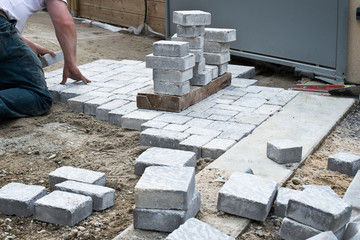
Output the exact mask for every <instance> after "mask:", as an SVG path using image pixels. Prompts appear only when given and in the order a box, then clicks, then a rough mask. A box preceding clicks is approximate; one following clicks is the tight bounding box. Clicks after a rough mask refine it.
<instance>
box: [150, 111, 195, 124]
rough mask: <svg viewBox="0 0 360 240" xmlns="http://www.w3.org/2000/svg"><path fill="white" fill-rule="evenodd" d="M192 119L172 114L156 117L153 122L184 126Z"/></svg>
mask: <svg viewBox="0 0 360 240" xmlns="http://www.w3.org/2000/svg"><path fill="white" fill-rule="evenodd" d="M192 119H193V118H191V117H187V116H181V115H178V114H176V113H175V114H172V113H165V114H162V115H160V116H158V117H156V118H155V119H154V120H155V121H161V122H167V123H174V124H185V123H187V122H188V121H190V120H192Z"/></svg>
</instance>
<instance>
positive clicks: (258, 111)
mask: <svg viewBox="0 0 360 240" xmlns="http://www.w3.org/2000/svg"><path fill="white" fill-rule="evenodd" d="M145 65H146V64H145V62H143V61H133V60H122V61H115V60H106V59H101V60H98V61H95V62H91V63H88V64H85V65H82V66H80V67H79V68H80V69H81V70H82V72H83V74H84V75H85V76H87V77H88V78H89V79H90V80H91V81H92V82H91V83H89V84H87V85H83V83H80V82H73V83H68V84H66V85H59V82H60V81H61V77H62V71H61V69H60V70H55V71H52V72H46V73H45V76H46V81H47V83H48V87H49V90H50V92H51V94H52V95H53V97H54V99H55V100H56V101H66V100H67V101H68V106H69V109H70V110H73V111H77V112H81V111H82V112H84V111H85V112H86V109H87V107H86V106H91V107H92V109H91V111H89V114H96V117H97V118H98V119H100V120H105V121H109V122H110V123H112V124H116V125H119V126H122V127H123V128H128V129H133V130H138V131H145V130H147V131H145V134H141V139H142V140H141V143H142V144H145V145H147V144H149V137H153V138H152V139H151V140H152V142H155V143H154V144H151V146H155V147H164V146H166V147H172V148H176V149H180V148H182V149H186V150H191V149H192V151H194V152H196V154H197V156H198V157H201V156H203V154H202V152H203V151H202V147H203V146H206V145H208V144H210V143H211V142H212V143H214V142H215V143H216V142H219V143H220V142H223V139H226V140H229V141H233V142H231V143H232V144H233V143H236V142H238V141H240V140H241V139H242V138H244V137H246V136H247V135H249V134H250V133H251V132H252V131H253V130H254V129H255V128H256V127H257V126H259V125H260V124H261V123H262V122H264V121H266V120H267V119H268V118H269V117H271V116H272V115H273V114H275V113H276V112H277V111H280V110H281V109H282V107H283V106H284V105H286V104H287V103H288V102H289V101H291V100H292V99H293V98H294V97H295V96H296V95H297V94H298V92H295V91H291V90H284V89H281V88H269V87H260V86H256V85H257V81H256V80H252V79H246V78H244V77H248V78H251V77H253V76H254V68H253V67H244V66H236V65H229V67H228V68H229V71H230V72H231V73H232V74H233V79H232V82H233V84H232V85H231V86H228V87H226V88H224V89H222V90H220V91H219V92H217V93H216V94H213V95H212V96H210V97H208V98H206V99H204V100H203V101H201V102H199V103H197V104H195V105H193V106H190V107H189V108H187V109H185V110H184V111H182V112H180V113H173V112H162V111H155V110H146V116H145V115H144V114H145V111H144V110H139V109H137V107H136V95H137V93H138V92H141V91H143V90H145V89H147V88H150V87H152V86H153V82H152V74H153V72H152V69H149V68H146V66H145ZM104 99H105V100H104ZM106 99H109V101H107V100H106ZM94 102H97V103H99V104H96V106H95V105H92V103H94ZM101 102H103V104H101ZM136 111H141V112H142V114H137V113H136ZM143 112H144V113H143ZM142 115H144V117H141V116H142ZM136 116H138V117H139V119H137V118H136ZM132 120H136V121H132ZM149 129H153V130H152V131H151V130H149ZM159 130H162V131H159ZM162 133H164V134H165V135H164V136H162V135H161V134H162ZM151 134H154V135H151ZM179 135H181V136H185V139H182V138H181V139H178V140H181V141H180V142H182V143H180V145H179V144H178V143H177V144H166V143H163V142H162V141H168V140H169V136H179ZM201 136H204V137H202V138H201V139H202V141H201V144H199V143H198V142H197V141H193V140H194V139H197V138H200V137H201ZM205 136H206V137H205ZM145 138H147V139H145ZM154 139H155V141H154ZM187 139H188V140H187ZM178 140H176V141H178ZM192 143H193V145H191V144H192ZM232 144H229V146H231V145H232ZM214 149H215V150H214V151H217V152H214V153H207V154H205V155H206V156H207V157H214V158H215V157H218V156H219V155H221V153H223V152H224V151H226V149H227V147H225V148H224V147H222V146H218V148H217V147H216V146H215V147H214ZM218 149H223V150H222V151H220V152H219V151H218ZM205 155H204V156H205Z"/></svg>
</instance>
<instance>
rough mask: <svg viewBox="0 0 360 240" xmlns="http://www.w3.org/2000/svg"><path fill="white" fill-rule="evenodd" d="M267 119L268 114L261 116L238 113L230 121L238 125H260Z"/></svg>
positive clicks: (253, 113)
mask: <svg viewBox="0 0 360 240" xmlns="http://www.w3.org/2000/svg"><path fill="white" fill-rule="evenodd" d="M268 118H269V115H268V114H261V113H256V112H255V111H254V112H240V113H239V114H238V115H236V116H234V117H233V118H232V119H231V121H233V122H238V123H246V124H253V125H256V126H258V125H260V124H262V123H263V122H265V121H266V120H267V119H268Z"/></svg>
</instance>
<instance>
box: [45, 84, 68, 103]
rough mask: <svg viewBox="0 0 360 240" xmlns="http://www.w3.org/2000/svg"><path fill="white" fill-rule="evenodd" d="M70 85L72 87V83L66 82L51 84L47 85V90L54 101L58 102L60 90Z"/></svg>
mask: <svg viewBox="0 0 360 240" xmlns="http://www.w3.org/2000/svg"><path fill="white" fill-rule="evenodd" d="M71 87H73V85H72V84H66V85H61V84H52V85H48V91H49V93H50V94H51V96H52V98H53V100H54V101H57V102H60V92H61V91H63V90H65V89H67V88H71Z"/></svg>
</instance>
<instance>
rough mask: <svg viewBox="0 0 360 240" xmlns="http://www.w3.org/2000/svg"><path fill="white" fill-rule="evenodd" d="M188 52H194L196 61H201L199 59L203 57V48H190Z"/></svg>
mask: <svg viewBox="0 0 360 240" xmlns="http://www.w3.org/2000/svg"><path fill="white" fill-rule="evenodd" d="M189 52H190V53H192V54H194V56H195V62H196V63H198V62H201V60H202V59H203V57H204V50H203V49H202V48H199V49H196V48H192V49H190V50H189Z"/></svg>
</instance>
